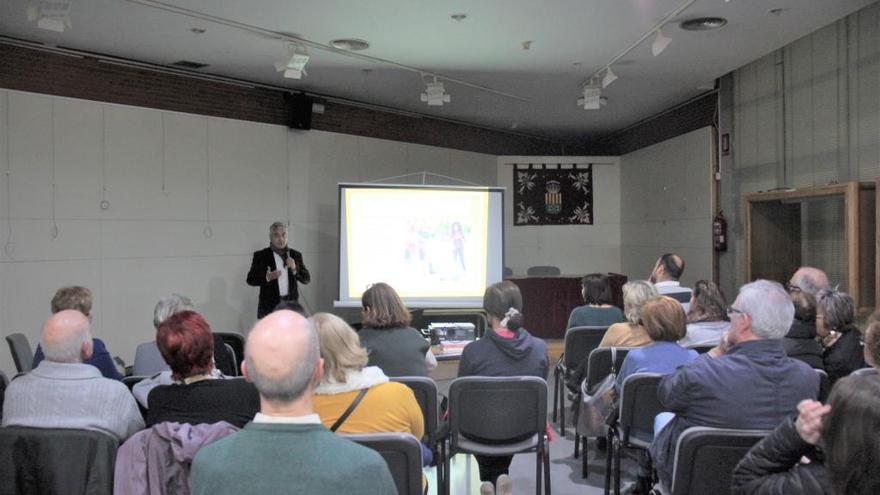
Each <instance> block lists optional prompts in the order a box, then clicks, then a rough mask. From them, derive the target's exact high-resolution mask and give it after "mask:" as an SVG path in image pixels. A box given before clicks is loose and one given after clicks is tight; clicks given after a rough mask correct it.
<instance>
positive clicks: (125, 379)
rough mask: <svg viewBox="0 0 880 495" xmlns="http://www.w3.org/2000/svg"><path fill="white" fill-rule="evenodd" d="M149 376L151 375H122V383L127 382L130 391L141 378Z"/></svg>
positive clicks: (144, 378)
mask: <svg viewBox="0 0 880 495" xmlns="http://www.w3.org/2000/svg"><path fill="white" fill-rule="evenodd" d="M147 378H149V377H148V376H139V375H132V376H124V377H122V383H123V384H125V386H126V387H128V390H129V391H131V389H133V388H134V386H135V385H137V384H138V383H140V381H141V380H146V379H147Z"/></svg>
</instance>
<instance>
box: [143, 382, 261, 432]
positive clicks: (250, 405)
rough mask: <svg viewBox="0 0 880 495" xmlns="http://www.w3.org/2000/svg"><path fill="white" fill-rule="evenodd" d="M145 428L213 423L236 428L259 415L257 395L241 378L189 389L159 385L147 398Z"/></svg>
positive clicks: (250, 384) (180, 386)
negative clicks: (224, 422)
mask: <svg viewBox="0 0 880 495" xmlns="http://www.w3.org/2000/svg"><path fill="white" fill-rule="evenodd" d="M147 402H148V403H149V404H150V408H149V409H148V410H147V427H148V428H149V427H150V426H153V425H154V424H157V423H162V422H164V421H173V422H177V423H190V424H200V423H216V422H218V421H226V422H227V423H229V424H232V425H235V426H237V427H239V428H241V427H242V426H244V425H245V424H247V423H248V422H249V421H251V420H252V419H254V415H256V414H257V412H259V411H260V394H259V393H258V392H257V389H256V387H254V385H253V384H252V383H248V382H246V381H245V380H244V379H243V378H232V379H229V380H202V381H200V382H195V383H192V384H189V385H182V384H181V385H178V384H175V385H160V386H158V387H156V388H154V389H153V390H151V391H150V395H149V397H148V398H147Z"/></svg>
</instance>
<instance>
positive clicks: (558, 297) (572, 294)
mask: <svg viewBox="0 0 880 495" xmlns="http://www.w3.org/2000/svg"><path fill="white" fill-rule="evenodd" d="M582 278H583V277H582V276H562V277H526V278H511V279H508V280H510V281H511V282H513V283H515V284H516V285H517V286H518V287H519V290H520V292H522V296H523V317H524V320H525V327H526V329H527V330H528V331H529V333H531V334H532V335H534V336H535V337H540V338H542V339H562V338H565V330H566V324H567V323H568V316H569V315H570V314H571V310H573V309H574V308H576V307H578V306H580V305H582V304H583V303H584V300H583V298H582V297H581V279H582ZM608 278H609V282H610V283H611V299H612V301H613V302H614V305H615V306H618V307H619V308H621V309H623V293H622V290H621V288H622V287H623V284H625V283H626V281H627V277H626V276H625V275H620V274H615V273H609V274H608Z"/></svg>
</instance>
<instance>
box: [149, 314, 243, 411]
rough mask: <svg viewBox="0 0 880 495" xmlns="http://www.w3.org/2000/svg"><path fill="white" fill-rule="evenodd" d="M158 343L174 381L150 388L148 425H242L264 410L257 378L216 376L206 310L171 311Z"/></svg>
mask: <svg viewBox="0 0 880 495" xmlns="http://www.w3.org/2000/svg"><path fill="white" fill-rule="evenodd" d="M156 345H157V346H158V347H159V352H160V353H162V358H163V359H165V362H166V363H168V366H169V367H170V368H171V377H172V378H173V379H174V381H175V383H174V384H172V385H161V386H158V387H156V388H154V389H153V390H152V391H150V395H149V398H148V403H149V405H150V408H149V409H148V410H147V427H150V426H153V425H154V424H157V423H162V422H165V421H173V422H177V423H190V424H199V423H216V422H218V421H226V422H228V423H230V424H232V425H235V426H237V427H239V428H240V427H242V426H244V425H245V424H246V423H248V422H249V421H250V420H251V419H253V417H254V415H255V414H256V413H257V412H258V411H259V410H260V396H259V394H258V393H257V389H256V388H255V387H254V386H253V384H251V383H248V382H246V381H245V380H244V379H241V378H232V379H218V378H215V374H214V373H213V371H214V337H213V333H212V332H211V327H210V326H209V325H208V322H207V321H205V319H204V318H203V317H202V315H200V314H198V313H196V312H195V311H181V312H179V313H176V314H174V315H172V316H170V317H169V318H168V319H166V320H165V321H163V322H162V324H161V325H159V328H158V330H157V331H156Z"/></svg>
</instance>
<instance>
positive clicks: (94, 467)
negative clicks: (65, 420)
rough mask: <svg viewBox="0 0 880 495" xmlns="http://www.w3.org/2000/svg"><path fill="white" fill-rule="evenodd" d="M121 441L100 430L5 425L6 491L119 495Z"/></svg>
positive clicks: (2, 467)
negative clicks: (118, 450)
mask: <svg viewBox="0 0 880 495" xmlns="http://www.w3.org/2000/svg"><path fill="white" fill-rule="evenodd" d="M117 447H118V442H117V441H116V439H115V438H114V437H112V436H110V435H107V434H104V433H100V432H97V431H86V430H71V429H51V428H24V427H18V426H11V427H6V428H0V452H3V455H0V480H3V481H2V482H0V493H3V494H7V493H8V494H13V493H47V494H55V493H87V494H90V495H91V494H95V495H99V494H107V495H110V494H111V493H113V467H114V464H115V463H116V448H117Z"/></svg>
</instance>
